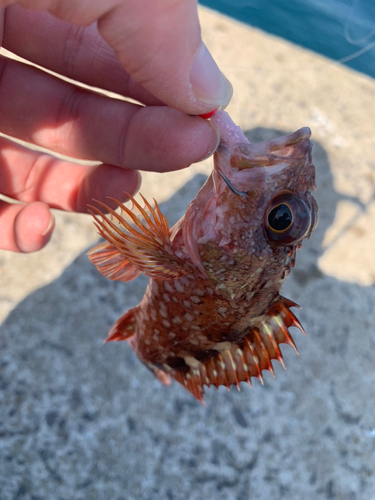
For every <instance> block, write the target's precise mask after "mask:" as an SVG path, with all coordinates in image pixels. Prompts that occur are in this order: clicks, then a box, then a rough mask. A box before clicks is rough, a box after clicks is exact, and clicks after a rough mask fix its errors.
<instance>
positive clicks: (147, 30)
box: [98, 0, 232, 114]
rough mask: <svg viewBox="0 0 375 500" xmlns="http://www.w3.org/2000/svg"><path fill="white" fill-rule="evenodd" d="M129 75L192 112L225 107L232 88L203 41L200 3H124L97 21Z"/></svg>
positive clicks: (178, 0)
mask: <svg viewBox="0 0 375 500" xmlns="http://www.w3.org/2000/svg"><path fill="white" fill-rule="evenodd" d="M98 29H99V31H100V33H101V35H102V36H103V38H104V39H105V40H106V41H107V42H108V43H109V44H110V45H111V46H112V48H113V49H114V50H115V52H116V54H117V57H118V59H119V61H120V62H121V63H122V65H123V66H124V68H125V69H126V71H127V72H128V73H129V74H130V76H131V77H132V78H133V79H134V80H135V81H137V82H138V83H140V84H141V85H142V86H143V87H144V88H145V89H147V90H148V91H149V92H151V93H152V94H153V95H154V96H156V97H158V98H159V99H160V100H162V101H163V102H164V103H165V104H167V105H169V106H171V107H173V108H175V109H178V110H180V111H183V112H184V113H189V114H203V113H207V112H208V111H211V110H213V109H215V108H217V107H219V106H226V105H227V104H228V102H229V101H230V98H231V96H232V87H231V84H230V83H229V82H228V80H227V79H226V78H225V77H224V75H223V74H222V73H221V71H220V70H219V68H218V66H217V64H216V63H215V61H214V59H213V58H212V56H211V54H210V53H209V51H208V50H207V48H206V46H205V45H204V44H203V42H202V40H201V32H200V25H199V19H198V11H197V2H196V0H152V1H151V2H150V1H149V0H137V1H136V2H134V1H126V0H125V1H123V2H121V3H120V4H119V5H118V6H117V7H116V8H114V9H112V10H111V11H110V12H108V13H107V14H105V15H103V16H102V17H101V18H100V19H99V20H98Z"/></svg>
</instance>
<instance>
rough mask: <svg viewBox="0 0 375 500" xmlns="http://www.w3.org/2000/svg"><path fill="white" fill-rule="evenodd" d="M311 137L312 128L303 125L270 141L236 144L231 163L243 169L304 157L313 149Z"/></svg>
mask: <svg viewBox="0 0 375 500" xmlns="http://www.w3.org/2000/svg"><path fill="white" fill-rule="evenodd" d="M310 137H311V130H310V128H309V127H302V128H300V129H299V130H297V131H296V132H293V133H292V134H288V135H285V136H282V137H277V138H276V139H271V140H269V141H263V142H259V143H257V144H250V143H248V144H247V143H239V144H235V145H234V146H233V148H232V153H231V158H230V165H231V167H232V168H237V169H239V170H242V169H245V168H254V167H257V166H262V167H266V166H272V165H275V164H277V163H280V162H283V161H285V162H289V161H291V162H292V161H296V160H299V159H303V158H305V157H306V155H307V154H309V153H310V151H311V142H310Z"/></svg>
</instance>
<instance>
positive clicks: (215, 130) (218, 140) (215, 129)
mask: <svg viewBox="0 0 375 500" xmlns="http://www.w3.org/2000/svg"><path fill="white" fill-rule="evenodd" d="M207 123H209V124H210V126H211V127H212V128H213V130H214V132H215V134H216V143H215V146H214V147H213V148H212V149H210V151H209V152H208V153H207V155H206V156H205V157H204V158H201V159H200V160H199V161H204V160H207V158H209V157H210V156H211V155H212V154H213V153H215V151H216V150H217V148H218V146H219V142H220V132H219V130H218V129H217V128H216V126H215V125H214V124H213V123H212V122H211V121H210V120H208V121H207Z"/></svg>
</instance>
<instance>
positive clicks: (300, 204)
mask: <svg viewBox="0 0 375 500" xmlns="http://www.w3.org/2000/svg"><path fill="white" fill-rule="evenodd" d="M311 212H312V210H311V207H309V206H308V204H307V202H305V201H304V200H303V199H302V198H300V197H299V196H297V195H295V194H292V193H282V194H279V195H277V196H275V197H274V198H273V199H272V200H271V201H270V203H269V204H268V206H267V209H266V212H265V218H264V223H263V227H264V232H265V235H266V237H267V239H268V241H269V242H270V243H271V244H272V245H275V246H290V245H294V244H296V243H297V242H298V241H300V240H302V239H303V238H304V237H305V236H306V235H307V234H308V232H309V230H310V229H311V222H312V216H311Z"/></svg>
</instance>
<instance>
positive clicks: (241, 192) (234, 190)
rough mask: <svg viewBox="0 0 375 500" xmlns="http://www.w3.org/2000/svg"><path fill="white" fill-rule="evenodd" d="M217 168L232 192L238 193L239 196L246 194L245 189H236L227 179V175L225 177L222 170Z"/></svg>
mask: <svg viewBox="0 0 375 500" xmlns="http://www.w3.org/2000/svg"><path fill="white" fill-rule="evenodd" d="M217 170H218V172H219V174H220V175H221V177H222V178H223V179H224V181H225V183H226V185H227V186H228V187H229V189H230V190H231V191H233V193H235V194H238V195H239V196H246V191H238V190H237V189H236V188H235V187H233V186H232V184H231V183H230V181H229V179H228V178H227V177H225V175H224V174H223V172H222V171H221V170H220V169H219V168H218V169H217Z"/></svg>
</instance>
